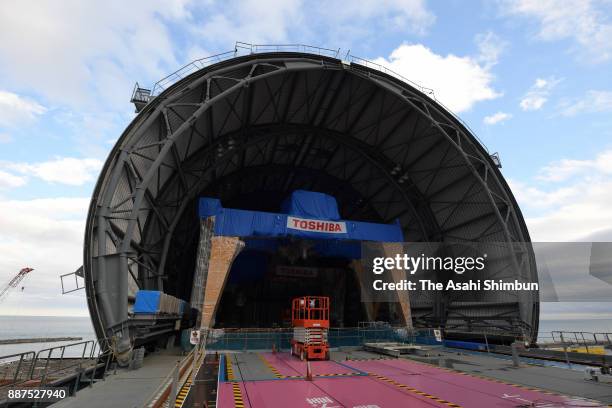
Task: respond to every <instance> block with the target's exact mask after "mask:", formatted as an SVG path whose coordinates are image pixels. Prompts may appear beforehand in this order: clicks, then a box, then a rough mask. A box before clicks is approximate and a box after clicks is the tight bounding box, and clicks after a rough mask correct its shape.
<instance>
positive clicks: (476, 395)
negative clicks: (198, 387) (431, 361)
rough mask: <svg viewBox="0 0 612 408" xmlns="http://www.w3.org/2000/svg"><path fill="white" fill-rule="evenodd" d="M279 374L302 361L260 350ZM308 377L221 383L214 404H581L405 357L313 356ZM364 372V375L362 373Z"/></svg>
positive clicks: (297, 368) (504, 407) (295, 370)
mask: <svg viewBox="0 0 612 408" xmlns="http://www.w3.org/2000/svg"><path fill="white" fill-rule="evenodd" d="M262 356H263V357H264V358H265V359H266V360H267V362H268V363H270V364H271V365H272V366H273V367H274V368H276V370H277V371H278V373H280V374H281V376H289V377H293V376H299V375H302V376H303V375H305V372H306V364H305V363H304V362H301V361H299V360H298V359H296V358H294V357H291V356H290V355H285V354H272V353H262ZM310 364H311V367H312V370H313V374H314V378H313V380H312V381H308V380H305V379H302V378H279V379H276V380H261V381H244V382H238V383H229V382H225V383H221V384H219V389H218V405H217V406H218V407H220V408H230V407H252V408H262V407H269V408H277V407H278V408H281V407H282V408H286V407H304V408H334V407H351V408H383V407H393V408H397V407H415V408H420V407H446V408H448V407H455V408H457V407H477V408H480V407H491V408H493V407H500V408H510V407H514V408H516V407H521V406H535V407H542V408H544V407H546V408H553V407H571V406H575V407H578V406H580V407H585V406H593V407H595V406H600V405H598V404H596V403H591V402H588V401H585V400H583V399H577V398H570V397H564V396H559V395H552V394H549V393H545V392H541V391H533V390H526V389H522V388H518V387H514V386H512V385H508V384H502V383H498V382H494V381H490V380H486V379H482V378H476V377H472V376H468V375H462V374H460V373H457V372H451V371H448V370H443V369H439V368H436V367H433V366H429V365H426V364H421V363H416V362H412V361H409V360H366V361H347V362H342V363H337V362H333V361H313V362H311V363H310ZM364 373H368V375H364Z"/></svg>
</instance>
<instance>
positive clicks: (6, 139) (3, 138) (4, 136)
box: [0, 133, 13, 143]
mask: <svg viewBox="0 0 612 408" xmlns="http://www.w3.org/2000/svg"><path fill="white" fill-rule="evenodd" d="M12 141H13V138H12V137H11V135H9V134H8V133H0V143H10V142H12Z"/></svg>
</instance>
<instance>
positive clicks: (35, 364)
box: [0, 340, 112, 400]
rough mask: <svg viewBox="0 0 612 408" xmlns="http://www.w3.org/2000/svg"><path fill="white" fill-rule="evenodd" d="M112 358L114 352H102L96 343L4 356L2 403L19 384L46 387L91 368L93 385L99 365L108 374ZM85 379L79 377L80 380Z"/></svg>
mask: <svg viewBox="0 0 612 408" xmlns="http://www.w3.org/2000/svg"><path fill="white" fill-rule="evenodd" d="M111 359H112V353H111V352H110V351H105V350H102V349H101V347H100V344H99V343H98V342H97V341H94V340H87V341H81V342H78V343H71V344H64V345H59V346H55V347H49V348H45V349H42V350H39V351H38V352H34V351H28V352H23V353H17V354H11V355H6V356H0V400H2V398H3V396H4V394H5V391H6V390H8V389H9V388H12V387H15V386H17V385H31V386H42V385H45V384H49V383H52V382H54V381H57V380H60V379H62V378H65V377H68V376H72V375H75V374H76V375H82V373H83V372H84V371H86V370H88V369H89V370H90V371H92V372H91V373H90V376H89V377H88V381H89V382H93V381H94V379H95V372H96V371H97V369H98V366H99V365H100V364H102V365H103V366H104V370H103V374H102V375H104V374H105V373H106V371H107V370H108V366H109V363H110V361H111ZM83 380H84V378H82V377H79V380H78V381H80V382H83Z"/></svg>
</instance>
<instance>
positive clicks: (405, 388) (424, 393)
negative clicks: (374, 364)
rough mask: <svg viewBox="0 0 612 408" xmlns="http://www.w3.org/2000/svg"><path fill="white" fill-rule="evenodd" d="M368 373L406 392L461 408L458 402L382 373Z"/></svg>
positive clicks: (454, 407)
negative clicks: (418, 388) (400, 381)
mask: <svg viewBox="0 0 612 408" xmlns="http://www.w3.org/2000/svg"><path fill="white" fill-rule="evenodd" d="M369 375H370V376H372V377H374V378H376V379H378V380H381V381H384V382H387V383H389V384H391V385H393V386H395V387H397V388H399V389H401V390H404V391H408V392H411V393H413V394H417V395H420V396H422V397H425V398H429V399H431V400H434V401H436V402H439V403H440V404H444V405H448V406H449V407H453V408H461V405H459V404H455V403H454V402H450V401H447V400H445V399H443V398H439V397H436V396H435V395H431V394H428V393H426V392H423V391H421V390H417V389H416V388H414V387H411V386H409V385H406V384H401V383H398V382H397V381H395V380H392V379H391V378H387V377H385V376H383V375H379V374H375V373H369Z"/></svg>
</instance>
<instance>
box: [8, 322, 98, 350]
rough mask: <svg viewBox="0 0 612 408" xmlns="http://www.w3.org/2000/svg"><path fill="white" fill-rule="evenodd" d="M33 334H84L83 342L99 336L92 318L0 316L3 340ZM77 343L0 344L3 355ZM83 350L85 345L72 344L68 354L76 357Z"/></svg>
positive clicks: (53, 335)
mask: <svg viewBox="0 0 612 408" xmlns="http://www.w3.org/2000/svg"><path fill="white" fill-rule="evenodd" d="M31 337H82V338H83V340H80V341H85V340H95V339H96V335H95V334H94V330H93V326H92V325H91V319H90V318H89V317H70V316H68V317H65V316H0V339H2V340H4V339H19V338H31ZM76 342H77V341H68V342H53V343H28V344H0V356H6V355H9V354H16V353H23V352H26V351H39V350H43V349H46V348H49V347H55V346H60V345H64V344H71V343H76ZM81 352H82V348H80V347H71V348H70V349H67V350H66V357H76V356H78V355H80V353H81ZM54 355H55V354H54Z"/></svg>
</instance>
